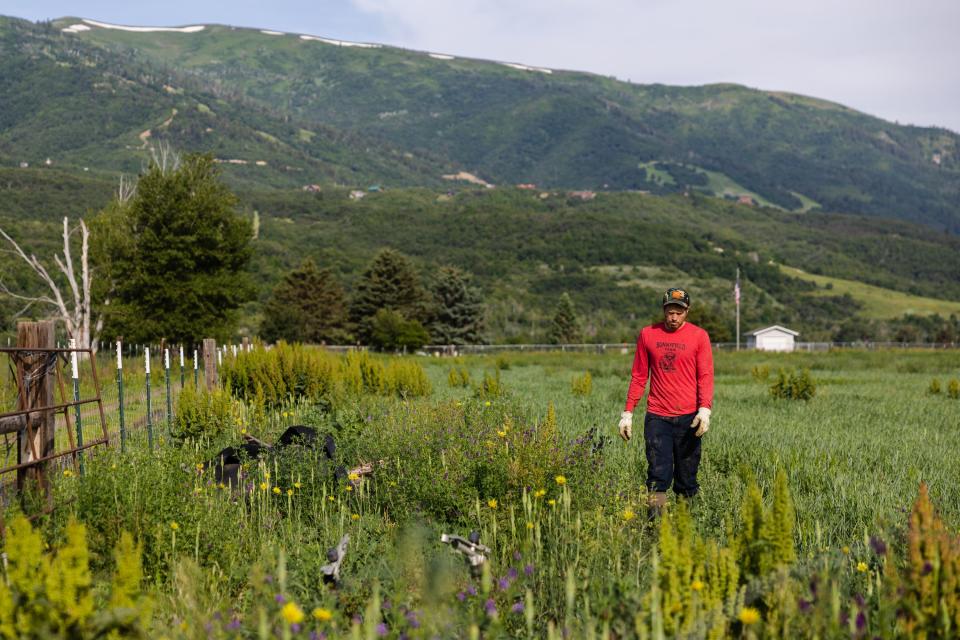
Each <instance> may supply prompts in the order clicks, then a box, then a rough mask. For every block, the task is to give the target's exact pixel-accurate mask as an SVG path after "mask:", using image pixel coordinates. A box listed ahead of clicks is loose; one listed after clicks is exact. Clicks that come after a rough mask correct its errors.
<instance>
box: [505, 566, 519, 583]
mask: <svg viewBox="0 0 960 640" xmlns="http://www.w3.org/2000/svg"><path fill="white" fill-rule="evenodd" d="M517 575H518V573H517V570H516V569H514V568H513V567H510V569H509V570H508V571H507V577H508V578H510V579H511V580H516V579H517Z"/></svg>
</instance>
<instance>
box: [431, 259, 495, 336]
mask: <svg viewBox="0 0 960 640" xmlns="http://www.w3.org/2000/svg"><path fill="white" fill-rule="evenodd" d="M431 293H432V294H433V306H432V308H431V310H430V319H429V323H428V326H429V328H430V334H431V336H432V338H433V340H434V341H436V343H438V344H476V343H478V342H480V332H481V329H482V322H483V301H482V299H481V296H480V291H479V289H476V288H475V287H472V286H470V276H469V275H468V274H466V273H464V272H463V271H461V270H460V269H457V268H456V267H441V268H440V270H439V272H438V273H437V275H436V276H435V278H434V281H433V284H432V286H431Z"/></svg>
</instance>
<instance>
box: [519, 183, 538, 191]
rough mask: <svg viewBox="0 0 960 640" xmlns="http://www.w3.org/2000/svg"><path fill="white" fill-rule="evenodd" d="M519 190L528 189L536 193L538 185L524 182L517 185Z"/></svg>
mask: <svg viewBox="0 0 960 640" xmlns="http://www.w3.org/2000/svg"><path fill="white" fill-rule="evenodd" d="M517 189H526V190H527V191H536V190H537V185H535V184H533V183H531V182H524V183H521V184H518V185H517Z"/></svg>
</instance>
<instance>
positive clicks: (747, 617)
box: [737, 607, 760, 625]
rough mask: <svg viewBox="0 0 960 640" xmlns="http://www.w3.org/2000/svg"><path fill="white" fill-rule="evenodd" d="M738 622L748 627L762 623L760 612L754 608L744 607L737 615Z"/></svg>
mask: <svg viewBox="0 0 960 640" xmlns="http://www.w3.org/2000/svg"><path fill="white" fill-rule="evenodd" d="M737 620H739V621H740V622H742V623H743V624H746V625H751V624H756V623H758V622H760V612H759V611H757V610H756V609H754V608H753V607H744V608H743V609H740V613H739V614H737Z"/></svg>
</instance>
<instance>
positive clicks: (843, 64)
mask: <svg viewBox="0 0 960 640" xmlns="http://www.w3.org/2000/svg"><path fill="white" fill-rule="evenodd" d="M352 2H353V4H354V6H355V7H357V8H358V9H359V10H361V11H363V12H365V13H367V14H368V15H371V16H376V17H377V18H378V19H379V21H380V23H381V24H382V25H384V26H385V29H386V30H387V32H386V34H385V37H386V38H387V39H388V40H389V41H390V42H391V43H394V44H399V45H402V46H406V47H411V48H416V49H423V50H429V51H439V52H443V53H449V54H453V55H459V56H470V57H477V58H490V59H496V60H503V61H509V62H518V63H523V64H528V65H531V66H539V67H549V68H560V69H576V70H584V71H593V72H596V73H600V74H604V75H615V76H616V77H618V78H620V79H629V80H631V81H633V82H638V83H649V82H661V83H665V84H681V85H691V84H708V83H712V82H738V83H741V84H745V85H748V86H753V87H759V88H764V89H776V90H784V91H793V92H796V93H803V94H807V95H813V96H816V97H819V98H824V99H827V100H833V101H835V102H840V103H843V104H846V105H848V106H851V107H854V108H856V109H860V110H863V111H866V112H868V113H871V114H874V115H878V116H880V117H883V118H886V119H890V120H894V119H896V120H899V121H900V122H905V123H913V124H922V125H941V126H949V127H951V128H952V129H954V130H958V131H960V110H958V109H956V107H955V105H956V104H958V103H960V74H958V73H957V71H956V69H957V68H958V64H960V38H958V37H956V35H955V30H956V28H957V26H960V2H956V0H914V1H913V2H910V3H901V2H891V1H887V0H846V1H837V0H806V1H805V2H777V1H776V0H724V1H720V0H594V1H587V0H549V1H548V0H513V1H508V0H484V1H481V0H466V1H463V2H450V1H449V0H447V1H444V0H352Z"/></svg>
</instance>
